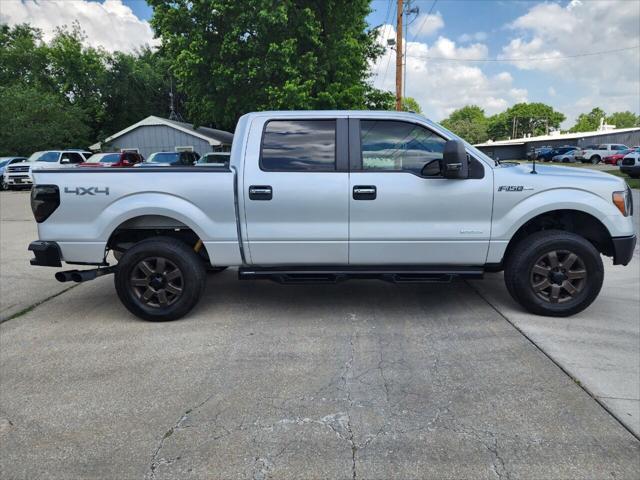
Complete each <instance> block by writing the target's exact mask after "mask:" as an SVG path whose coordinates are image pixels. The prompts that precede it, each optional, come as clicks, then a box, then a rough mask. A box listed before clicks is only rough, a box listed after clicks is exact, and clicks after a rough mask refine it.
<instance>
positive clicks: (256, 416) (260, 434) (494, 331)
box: [0, 191, 640, 479]
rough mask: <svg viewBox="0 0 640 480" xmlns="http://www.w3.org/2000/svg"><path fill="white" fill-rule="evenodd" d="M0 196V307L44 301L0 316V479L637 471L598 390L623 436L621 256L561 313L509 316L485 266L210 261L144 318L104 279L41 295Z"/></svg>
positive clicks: (626, 391) (633, 322) (17, 227)
mask: <svg viewBox="0 0 640 480" xmlns="http://www.w3.org/2000/svg"><path fill="white" fill-rule="evenodd" d="M635 193H637V191H636V192H635ZM0 195H1V197H0V198H1V200H0V203H1V208H2V210H1V216H2V223H1V225H0V236H1V242H2V254H1V257H0V262H1V263H0V284H1V285H2V287H1V288H2V290H1V292H0V293H1V295H2V305H1V310H0V315H1V318H3V319H7V318H11V316H12V315H16V314H17V313H19V312H23V311H24V310H25V309H28V308H29V307H31V306H32V305H33V304H36V303H38V302H44V303H42V304H41V305H40V306H37V307H36V308H34V309H32V310H30V311H27V312H25V313H23V314H22V315H20V316H17V317H15V318H13V319H11V320H9V321H7V322H5V323H3V324H2V325H0V448H2V454H1V455H0V476H2V477H3V478H36V477H46V478H144V477H147V478H157V479H162V478H203V477H215V478H236V477H237V478H269V477H275V478H283V477H285V478H301V477H303V478H304V477H307V478H388V477H391V476H395V477H398V478H416V477H427V478H474V479H475V478H509V477H510V478H536V479H537V478H609V477H610V478H635V477H636V476H637V470H638V468H640V464H639V460H638V459H639V457H640V442H638V440H637V438H635V437H634V436H633V435H632V434H631V433H629V431H628V430H626V429H625V428H624V427H623V426H622V425H621V424H620V422H619V421H618V420H617V419H616V418H614V416H612V415H611V414H610V413H609V412H608V411H607V410H605V409H604V408H603V407H602V406H601V404H600V403H598V401H599V402H602V404H604V405H605V406H606V407H607V408H608V409H610V410H611V411H612V412H613V413H614V414H615V415H616V417H617V418H618V419H619V420H620V421H623V422H624V423H625V425H627V426H628V428H630V429H632V430H635V431H636V434H637V433H638V428H637V427H636V426H635V425H636V423H634V422H637V420H634V418H635V419H638V418H639V417H638V415H637V412H638V408H639V407H638V405H640V401H639V400H638V398H639V395H638V363H639V350H640V344H639V343H638V342H639V339H640V332H639V328H640V327H639V324H638V321H639V320H638V317H639V316H640V312H639V310H640V299H639V298H638V295H639V288H638V287H639V283H638V282H639V277H640V274H639V272H638V264H639V263H638V262H639V258H638V252H637V251H636V256H635V258H634V260H633V262H634V263H633V264H632V265H631V266H630V267H627V268H626V269H625V268H621V267H612V266H610V263H611V262H610V260H608V259H605V265H607V267H606V268H607V271H606V279H605V285H604V288H603V292H602V294H601V296H600V298H599V299H598V300H596V302H595V304H594V305H593V306H592V307H590V308H589V309H587V310H586V311H585V312H583V313H581V314H579V315H577V316H575V317H572V318H569V319H549V318H544V317H534V316H531V315H528V314H525V313H523V312H522V310H521V309H520V308H519V307H517V306H516V305H515V304H514V303H512V302H511V301H510V300H509V298H508V296H507V295H506V293H505V292H504V287H503V285H502V278H501V275H500V274H492V275H488V279H487V280H485V281H484V282H480V281H479V282H469V283H465V282H455V283H453V284H451V285H403V286H396V285H391V284H386V283H382V282H377V281H352V282H348V283H343V284H339V285H334V286H280V285H276V284H272V283H268V282H238V281H237V280H236V279H235V272H234V271H227V272H224V273H222V274H220V275H217V276H210V277H209V280H208V286H207V295H206V297H205V298H204V301H203V302H201V304H200V305H199V306H198V307H197V308H196V309H195V310H194V311H193V312H192V313H191V314H190V315H189V316H188V317H187V318H185V319H184V320H181V321H177V322H173V323H161V324H152V323H146V322H142V321H140V320H138V319H136V318H135V317H133V316H132V315H130V314H129V313H128V312H127V311H126V310H125V309H124V307H122V306H121V305H120V303H119V302H118V301H117V298H116V295H115V292H114V290H113V284H112V279H111V278H110V277H107V278H99V279H97V280H95V281H93V282H89V283H86V284H81V285H78V286H75V287H73V288H71V289H70V290H69V291H66V292H64V293H62V294H60V295H57V296H54V295H56V294H59V293H60V292H62V291H63V290H65V289H67V288H69V287H70V285H68V284H60V283H58V282H56V281H55V280H54V279H53V273H54V272H55V269H48V268H35V267H30V266H29V265H28V259H29V257H30V254H29V253H28V252H27V251H26V246H27V245H28V243H29V241H31V240H33V239H34V238H35V237H36V228H35V223H34V222H33V220H32V218H31V214H30V211H29V208H28V195H27V194H26V193H25V192H2V193H1V194H0ZM635 200H636V205H638V197H637V195H636V196H635ZM636 216H637V213H636ZM52 296H54V297H53V298H50V297H52ZM47 299H48V300H47ZM511 322H512V323H513V324H512V323H511ZM513 325H516V326H517V327H518V328H519V329H520V330H521V331H522V332H523V333H524V334H525V335H526V336H525V335H523V334H522V333H521V332H520V331H519V330H518V329H516V328H515V327H514V326H513ZM527 337H528V338H530V339H531V340H532V341H533V342H535V344H534V343H532V342H531V341H530V340H529V339H528V338H527ZM547 355H548V356H550V357H551V358H552V359H553V361H552V360H551V359H549V358H548V357H547ZM554 361H555V362H558V364H559V365H560V367H562V368H560V367H558V366H557V365H556V364H555V363H554ZM634 368H635V370H634ZM563 369H564V371H563ZM565 371H566V372H568V373H569V374H570V375H571V376H569V375H567V373H565ZM571 377H574V379H575V381H574V379H572V378H571ZM578 382H580V384H581V385H583V386H584V388H586V390H587V391H588V392H589V393H588V392H587V391H585V389H583V388H582V387H581V386H580V385H578ZM590 394H591V395H593V396H594V397H596V398H597V399H598V401H596V400H595V399H594V398H593V397H592V396H591V395H590ZM610 397H611V398H610ZM634 415H635V417H634ZM627 417H628V418H627Z"/></svg>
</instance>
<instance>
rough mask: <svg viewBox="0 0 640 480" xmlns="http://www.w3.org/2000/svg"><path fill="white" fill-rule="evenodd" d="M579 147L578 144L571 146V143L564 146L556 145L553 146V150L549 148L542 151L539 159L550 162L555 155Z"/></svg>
mask: <svg viewBox="0 0 640 480" xmlns="http://www.w3.org/2000/svg"><path fill="white" fill-rule="evenodd" d="M577 148H578V147H576V146H570V145H566V146H564V147H555V148H552V149H551V150H547V151H545V152H542V153H540V154H539V155H538V157H537V159H538V160H540V161H542V162H550V161H551V160H552V159H553V157H555V156H556V155H562V154H564V153H566V152H570V151H571V150H575V149H577Z"/></svg>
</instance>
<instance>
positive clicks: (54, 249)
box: [29, 240, 62, 267]
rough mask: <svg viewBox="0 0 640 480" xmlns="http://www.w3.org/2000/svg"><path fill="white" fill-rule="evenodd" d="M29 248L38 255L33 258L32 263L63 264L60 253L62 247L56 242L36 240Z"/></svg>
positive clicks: (56, 265) (43, 265) (43, 264)
mask: <svg viewBox="0 0 640 480" xmlns="http://www.w3.org/2000/svg"><path fill="white" fill-rule="evenodd" d="M29 250H30V251H32V252H33V253H34V255H35V256H36V257H35V258H32V259H31V265H39V266H41V267H61V266H62V261H61V258H62V255H61V254H60V247H59V246H58V244H57V243H56V242H46V241H43V240H36V241H35V242H31V243H30V244H29Z"/></svg>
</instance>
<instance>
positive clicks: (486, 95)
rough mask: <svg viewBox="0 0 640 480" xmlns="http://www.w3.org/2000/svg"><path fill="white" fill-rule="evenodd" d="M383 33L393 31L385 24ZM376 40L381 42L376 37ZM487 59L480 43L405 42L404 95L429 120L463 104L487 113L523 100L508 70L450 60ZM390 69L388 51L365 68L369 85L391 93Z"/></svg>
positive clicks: (524, 96) (523, 93)
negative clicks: (493, 71) (489, 69)
mask: <svg viewBox="0 0 640 480" xmlns="http://www.w3.org/2000/svg"><path fill="white" fill-rule="evenodd" d="M383 29H387V31H391V32H394V30H393V27H392V26H391V25H388V26H386V27H385V28H383ZM383 29H381V30H383ZM394 33H395V32H394ZM379 41H380V43H383V40H382V38H379ZM487 56H488V48H487V46H486V45H484V44H482V43H474V44H471V45H465V46H459V45H457V44H456V42H454V41H453V40H451V39H449V38H446V37H444V36H440V37H438V38H437V39H436V40H435V41H434V42H433V43H431V44H427V43H423V42H409V43H408V44H407V69H406V71H407V82H406V86H407V91H406V95H407V96H410V97H413V98H415V99H416V100H417V101H418V103H419V104H420V106H421V107H422V110H423V111H424V112H425V114H426V115H427V116H428V117H431V118H433V119H434V120H442V119H443V118H445V117H447V116H449V114H450V113H451V112H452V111H454V110H455V109H457V108H460V107H463V106H465V105H469V104H475V105H479V106H480V107H482V108H484V109H485V112H486V113H487V114H489V115H491V114H494V113H497V112H499V111H502V110H504V109H505V108H507V107H509V106H510V105H512V104H514V103H517V102H522V101H527V94H528V93H527V90H525V89H522V88H517V87H516V86H514V80H513V77H512V76H511V74H510V73H509V72H506V71H502V72H499V73H497V74H495V75H487V74H486V73H484V72H483V71H482V69H481V68H480V67H478V66H477V65H469V64H467V63H465V62H458V61H454V60H455V59H484V58H487ZM436 58H439V59H441V60H435V59H436ZM443 58H445V59H450V60H442V59H443ZM394 65H395V52H394V51H392V50H390V49H389V50H387V52H386V53H385V54H384V55H383V56H382V57H381V58H379V59H378V60H377V62H376V63H375V64H374V65H372V66H371V71H372V73H373V74H374V77H373V83H374V86H376V87H378V88H382V89H384V90H390V91H395V70H394ZM385 73H386V75H385Z"/></svg>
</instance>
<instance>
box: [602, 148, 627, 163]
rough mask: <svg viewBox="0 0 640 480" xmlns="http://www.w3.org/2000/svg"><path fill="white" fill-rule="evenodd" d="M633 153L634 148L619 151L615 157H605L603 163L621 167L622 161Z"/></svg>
mask: <svg viewBox="0 0 640 480" xmlns="http://www.w3.org/2000/svg"><path fill="white" fill-rule="evenodd" d="M631 152H633V148H630V149H628V150H622V151H619V152H618V153H616V154H614V155H609V156H608V157H604V159H603V162H604V163H606V164H607V165H620V163H622V159H623V158H624V156H625V155H627V154H629V153H631Z"/></svg>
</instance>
